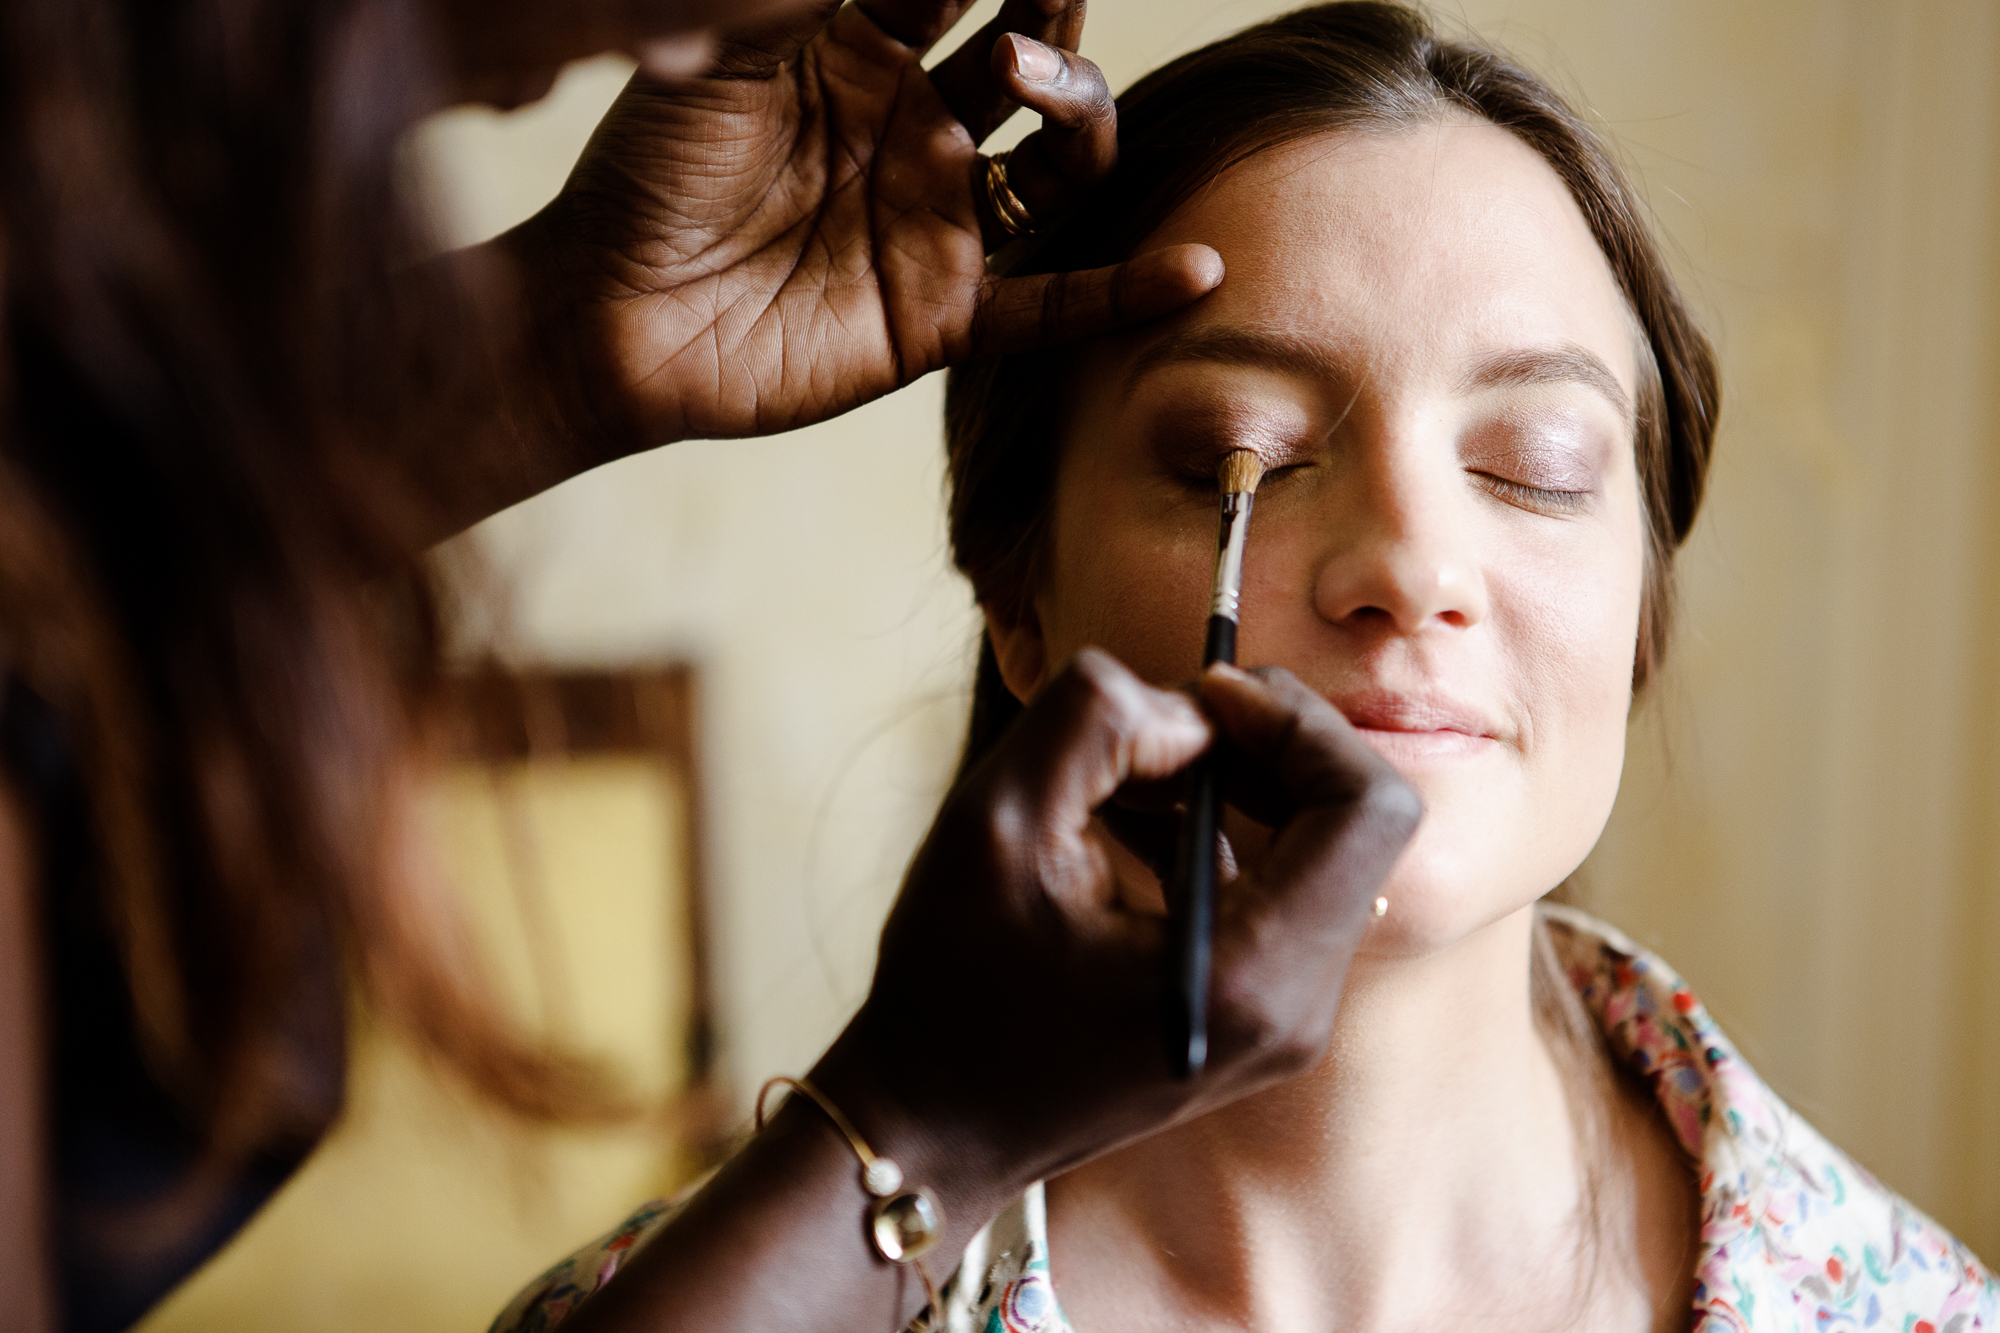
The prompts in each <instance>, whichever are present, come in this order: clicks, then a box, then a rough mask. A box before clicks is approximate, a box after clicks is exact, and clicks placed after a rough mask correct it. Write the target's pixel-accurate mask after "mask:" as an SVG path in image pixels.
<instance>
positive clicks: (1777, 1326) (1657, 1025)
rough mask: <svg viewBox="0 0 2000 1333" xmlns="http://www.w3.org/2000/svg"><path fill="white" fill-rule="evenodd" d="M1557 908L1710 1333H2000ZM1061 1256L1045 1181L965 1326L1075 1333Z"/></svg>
mask: <svg viewBox="0 0 2000 1333" xmlns="http://www.w3.org/2000/svg"><path fill="white" fill-rule="evenodd" d="M1542 911H1543V912H1544V913H1545V915H1546V917H1547V919H1548V920H1549V923H1550V925H1551V927H1552V933H1553V935H1554V938H1555V942H1556V947H1557V951H1558V953H1559V954H1560V956H1561V957H1562V959H1563V962H1564V964H1565V965H1566V967H1567V968H1568V971H1569V976H1570V982H1571V984H1572V985H1574V986H1575V987H1576V989H1577V992H1578V994H1580V995H1581V996H1582V997H1583V1002H1584V1005H1585V1007H1586V1008H1587V1009H1589V1011H1590V1013H1591V1015H1592V1016H1593V1017H1594V1018H1595V1019H1596V1020H1597V1023H1598V1025H1599V1027H1600V1028H1601V1029H1602V1030H1603V1032H1604V1035H1605V1038H1606V1040H1607V1042H1608V1044H1609V1046H1610V1048H1611V1051H1612V1052H1613V1054H1614V1055H1615V1056H1616V1057H1617V1058H1618V1059H1621V1060H1623V1061H1625V1062H1626V1063H1627V1064H1628V1065H1629V1066H1630V1067H1631V1068H1632V1069H1633V1070H1634V1071H1635V1072H1637V1073H1639V1074H1641V1075H1643V1076H1644V1077H1645V1078H1646V1079H1647V1080H1648V1081H1649V1082H1650V1083H1651V1084H1652V1087H1653V1090H1654V1092H1655V1093H1656V1094H1657V1095H1658V1097H1659V1099H1660V1106H1661V1108H1662V1109H1663V1110H1664V1112H1665V1113H1666V1117H1667V1121H1668V1123H1669V1124H1670V1125H1672V1126H1673V1130H1674V1133H1675V1135H1676V1136H1677V1137H1678V1138H1679V1140H1680V1144H1681V1147H1682V1148H1684V1149H1686V1150H1687V1153H1688V1156H1689V1158H1690V1160H1692V1161H1693V1162H1695V1163H1696V1164H1697V1167H1698V1169H1699V1171H1700V1176H1701V1200H1702V1217H1701V1245H1700V1248H1699V1251H1698V1258H1697V1261H1696V1269H1695V1278H1696V1283H1695V1296H1694V1309H1693V1311H1692V1314H1691V1318H1690V1327H1691V1328H1692V1329H1693V1330H1694V1333H1848V1331H1849V1330H1866V1329H1876V1330H1881V1333H1972V1330H1974V1329H1992V1330H1995V1331H1996V1333H2000V1278H1996V1277H1995V1276H1994V1275H1993V1273H1991V1272H1990V1271H1988V1269H1987V1268H1986V1266H1985V1265H1983V1264H1982V1263H1980V1261H1979V1260H1978V1259H1977V1258H1976V1257H1974V1255H1973V1254H1972V1252H1971V1251H1970V1250H1968V1249H1966V1248H1965V1246H1964V1245H1962V1244H1960V1243H1959V1242H1958V1241H1957V1240H1955V1239H1953V1237H1952V1236H1951V1235H1950V1234H1949V1233H1947V1232H1946V1231H1945V1229H1944V1228H1943V1227H1941V1226H1939V1225H1938V1224H1937V1223H1936V1222H1934V1221H1932V1220H1931V1219H1930V1218H1928V1217H1926V1216H1924V1215H1923V1214H1922V1213H1920V1212H1918V1211H1917V1210H1916V1209H1915V1208H1913V1207H1911V1206H1910V1205H1909V1204H1908V1203H1906V1202H1905V1201H1904V1200H1902V1199H1901V1198H1899V1197H1897V1196H1896V1195H1895V1194H1894V1193H1892V1192H1891V1191H1889V1190H1888V1189H1886V1188H1884V1187H1883V1186H1882V1185H1881V1184H1880V1183H1879V1182H1878V1181H1876V1179H1875V1178H1874V1177H1873V1176H1871V1175H1869V1174H1868V1173H1867V1172H1866V1171H1865V1170H1863V1169H1862V1168H1861V1167H1859V1166H1857V1165H1856V1164H1855V1163H1854V1162H1853V1161H1852V1160H1850V1159H1849V1158H1848V1157H1847V1156H1846V1154H1844V1153H1842V1152H1841V1151H1840V1150H1839V1149H1838V1148H1835V1147H1834V1146H1833V1145H1832V1144H1830V1143H1828V1142H1827V1141H1826V1140H1825V1139H1824V1138H1822V1137H1821V1136H1820V1135H1819V1133H1818V1131H1816V1130H1814V1129H1813V1127H1812V1126H1811V1125H1808V1124H1807V1123H1806V1122H1805V1121H1804V1120H1802V1119H1800V1118H1799V1116H1798V1115H1797V1114H1796V1113H1794V1112H1793V1111H1792V1109H1791V1108H1790V1107H1788V1106H1786V1105H1785V1104H1784V1103H1783V1102H1782V1101H1780V1100H1779V1099H1778V1097H1777V1095H1776V1094H1775V1093H1773V1092H1772V1091H1771V1090H1770V1088H1768V1087H1766V1086H1765V1085H1764V1082H1763V1080H1762V1079H1760V1078H1758V1077H1757V1075H1756V1073H1755V1071H1753V1070H1752V1069H1751V1068H1750V1066H1749V1065H1747V1064H1745V1063H1744V1062H1743V1057H1742V1056H1740V1055H1738V1054H1737V1052H1736V1048H1735V1047H1734V1046H1732V1045H1730V1043H1729V1039H1728V1038H1727V1037H1725V1036H1723V1034H1722V1030H1721V1029H1720V1028H1718V1027H1717V1026H1716V1024H1715V1020H1714V1019H1713V1018H1711V1017H1710V1016H1709V1014H1708V1011H1707V1010H1706V1009H1704V1008H1703V1007H1702V1005H1701V1002H1700V1001H1699V1000H1697V999H1695V997H1694V995H1693V993H1692V992H1691V991H1689V990H1688V988H1687V986H1686V984H1685V983H1684V982H1682V980H1681V979H1680V977H1679V976H1677V975H1675V973H1674V972H1673V970H1672V969H1671V968H1669V967H1668V966H1667V965H1666V964H1665V963H1663V962H1661V961H1660V959H1659V958H1657V957H1655V956H1654V955H1652V954H1650V953H1648V952H1646V951H1645V950H1644V949H1641V948H1640V947H1639V946H1638V945H1636V944H1634V943H1633V942H1632V941H1631V940H1629V939H1627V938H1626V937H1625V936H1623V935H1621V934H1619V933H1618V932H1617V931H1616V930H1613V929H1612V928H1611V927H1609V926H1606V925H1604V924H1603V923H1602V922H1599V921H1596V920H1594V919H1592V918H1591V917H1588V916H1586V915H1584V914H1583V913H1581V912H1577V911H1574V910H1572V909H1569V908H1564V907H1557V906H1552V905H1546V904H1545V905H1544V906H1543V908H1542ZM671 1212H672V1208H671V1206H670V1205H667V1204H661V1203H651V1204H647V1205H646V1206H645V1207H644V1208H642V1209H640V1210H639V1211H638V1212H636V1213H634V1214H633V1215H632V1216H631V1217H630V1218H629V1219H627V1220H626V1222H625V1224H624V1225H623V1226H621V1227H619V1228H618V1229H617V1230H616V1231H613V1232H612V1233H611V1234H610V1235H608V1236H606V1237H604V1238H603V1239H601V1240H598V1241H595V1242H593V1243H592V1244H590V1245H589V1246H586V1247H585V1248H584V1249H583V1250H581V1251H579V1252H578V1253H576V1254H574V1255H572V1256H571V1257H570V1258H568V1259H565V1260H564V1261H563V1262H562V1263H560V1264H557V1265H556V1266H555V1267H554V1268H552V1269H550V1270H549V1272H548V1273H546V1274H544V1275H543V1276H542V1277H541V1278H540V1279H538V1280H537V1281H536V1282H535V1283H533V1284H532V1285H531V1286H529V1287H528V1288H527V1290H525V1291H523V1292H522V1293H521V1294H520V1295H519V1296H518V1297H516V1298H515V1300H514V1303H513V1304H512V1305H510V1306H509V1307H508V1308H507V1310H506V1312H505V1313H503V1314H502V1315H501V1316H500V1318H499V1319H498V1320H497V1321H495V1323H494V1325H493V1330H492V1333H546V1330H549V1329H553V1328H555V1327H556V1326H557V1325H558V1324H560V1323H561V1322H562V1321H563V1319H564V1318H565V1317H566V1316H567V1315H568V1314H569V1313H570V1312H571V1311H572V1310H574V1309H575V1308H576V1306H577V1304H578V1303H579V1302H580V1301H581V1300H582V1299H583V1298H584V1297H585V1296H587V1295H589V1293H590V1292H591V1291H593V1290H595V1289H596V1288H597V1287H600V1286H602V1285H603V1284H604V1283H606V1282H608V1281H610V1280H611V1276H612V1274H614V1273H616V1272H617V1271H618V1266H619V1264H620V1263H621V1262H622V1261H623V1260H624V1259H625V1257H626V1256H628V1255H630V1254H631V1253H632V1251H633V1249H634V1248H635V1247H637V1246H638V1245H641V1244H643V1243H645V1241H646V1240H647V1239H648V1238H649V1237H650V1236H651V1235H652V1234H653V1233H654V1232H655V1231H656V1230H657V1229H658V1227H659V1225H660V1223H661V1222H662V1221H663V1220H664V1219H665V1218H667V1217H668V1216H670V1215H671ZM1049 1262H1050V1255H1049V1239H1048V1221H1047V1215H1046V1212H1045V1210H1044V1206H1043V1193H1042V1187H1041V1186H1040V1185H1036V1186H1034V1187H1032V1188H1031V1189H1029V1190H1028V1191H1027V1193H1026V1194H1024V1195H1023V1196H1022V1197H1021V1198H1020V1199H1019V1200H1018V1201H1017V1202H1016V1203H1015V1204H1014V1205H1013V1206H1012V1207H1010V1208H1009V1209H1007V1210H1006V1211H1005V1212H1003V1213H1002V1214H1001V1215H1000V1216H999V1217H997V1218H995V1219H994V1220H993V1222H992V1223H991V1224H990V1225H988V1226H987V1228H986V1229H985V1230H984V1231H982V1232H980V1233H979V1235H977V1236H975V1237H974V1238H973V1241H972V1244H971V1245H970V1246H969V1247H968V1248H967V1250H966V1253H965V1258H964V1261H963V1262H962V1263H961V1264H960V1266H959V1268H958V1271H957V1273H956V1274H955V1275H954V1276H953V1278H952V1280H951V1281H950V1282H949V1283H948V1284H947V1285H946V1288H945V1303H946V1313H947V1316H948V1324H949V1327H950V1329H951V1333H1074V1330H1073V1329H1072V1328H1071V1327H1070V1324H1069V1321H1068V1320H1067V1319H1065V1318H1064V1317H1063V1313H1062V1309H1061V1307H1060V1306H1059V1305H1058V1304H1057V1302H1056V1293H1055V1285H1054V1282H1053V1280H1052V1279H1051V1278H1050V1275H1049Z"/></svg>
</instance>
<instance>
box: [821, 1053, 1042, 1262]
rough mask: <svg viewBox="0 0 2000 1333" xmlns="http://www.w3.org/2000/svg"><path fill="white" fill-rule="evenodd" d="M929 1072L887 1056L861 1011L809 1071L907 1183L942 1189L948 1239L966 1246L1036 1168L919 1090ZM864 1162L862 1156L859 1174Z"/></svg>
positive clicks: (1029, 1179)
mask: <svg viewBox="0 0 2000 1333" xmlns="http://www.w3.org/2000/svg"><path fill="white" fill-rule="evenodd" d="M925 1074H926V1071H925V1070H923V1069H918V1068H912V1069H908V1070H902V1069H897V1068H896V1067H895V1066H894V1061H893V1060H889V1059H884V1058H883V1056H882V1054H881V1053H880V1051H879V1050H878V1049H876V1048H875V1047H874V1046H873V1045H872V1044H871V1043H870V1042H869V1041H868V1039H867V1037H866V1035H865V1033H864V1031H863V1030H862V1028H861V1024H860V1020H859V1019H857V1020H856V1022H855V1023H853V1024H850V1025H849V1027H848V1029H847V1031H845V1032H843V1033H842V1034H841V1036H840V1038H839V1039H838V1040H836V1041H835V1042H834V1044H833V1045H832V1047H830V1048H829V1049H828V1050H827V1052H826V1054H825V1055H823V1056H822V1057H821V1058H820V1060H819V1062H818V1063H817V1064H815V1065H814V1066H813V1069H812V1073H811V1075H810V1079H811V1082H812V1084H813V1086H814V1087H816V1088H818V1089H819V1090H820V1091H821V1092H822V1093H824V1094H825V1095H826V1097H827V1099H828V1100H829V1101H831V1102H832V1103H833V1104H834V1105H835V1106H838V1107H839V1108H840V1109H841V1111H842V1112H843V1113H844V1114H845V1115H846V1116H847V1117H848V1119H849V1120H850V1121H852V1122H853V1124H854V1127H855V1129H856V1130H857V1131H858V1132H859V1133H860V1135H861V1137H862V1138H863V1139H865V1140H866V1141H867V1143H868V1145H869V1147H870V1148H871V1149H873V1151H874V1152H875V1153H876V1155H878V1156H881V1157H887V1158H890V1159H891V1160H893V1161H894V1162H895V1163H896V1165H897V1166H898V1167H899V1168H900V1169H901V1171H902V1176H903V1180H904V1182H905V1185H906V1187H908V1188H915V1187H917V1186H923V1187H924V1188H926V1189H928V1190H930V1191H931V1193H932V1194H933V1195H935V1196H936V1198H937V1200H938V1202H939V1204H940V1205H941V1206H942V1208H943V1210H944V1215H945V1223H946V1239H945V1242H944V1243H945V1244H946V1245H953V1244H955V1245H956V1246H957V1247H959V1248H962V1247H963V1245H964V1243H965V1241H966V1240H968V1239H969V1238H970V1237H971V1235H972V1233H974V1232H975V1231H977V1230H978V1229H979V1228H980V1227H982V1226H984V1225H985V1224H986V1222H987V1221H988V1220H989V1219H990V1218H992V1217H993V1215H994V1214H996V1213H998V1212H999V1211H1000V1210H1001V1209H1002V1208H1004V1207H1006V1206H1007V1204H1008V1203H1010V1202H1011V1201H1012V1200H1013V1199H1014V1197H1015V1196H1017V1195H1018V1194H1019V1193H1020V1192H1021V1191H1022V1190H1023V1189H1025V1188H1027V1186H1028V1185H1030V1184H1032V1183H1033V1181H1034V1179H1035V1176H1034V1175H1033V1174H1032V1173H1027V1174H1024V1173H1023V1171H1022V1170H1021V1162H1020V1159H1019V1157H1018V1155H1017V1154H1014V1153H1012V1152H1010V1151H1008V1150H1007V1149H1006V1148H1005V1147H1004V1146H1003V1145H1002V1144H1000V1143H998V1142H996V1141H995V1140H994V1138H993V1136H992V1135H991V1134H990V1132H988V1131H987V1130H986V1129H985V1128H984V1127H983V1126H981V1125H979V1124H977V1123H975V1122H974V1121H973V1119H972V1117H971V1116H969V1115H953V1114H952V1113H951V1112H950V1111H949V1110H948V1109H947V1108H946V1107H945V1106H943V1105H941V1104H940V1103H941V1101H942V1099H940V1098H936V1097H923V1096H918V1095H914V1092H913V1089H914V1088H915V1087H917V1086H919V1085H920V1084H921V1082H922V1080H923V1079H924V1077H925ZM829 1129H833V1127H832V1126H831V1125H829ZM834 1132H838V1131H837V1130H835V1131H834ZM859 1170H860V1167H859V1165H858V1164H857V1166H856V1171H857V1178H858V1172H859ZM946 1267H948V1265H946Z"/></svg>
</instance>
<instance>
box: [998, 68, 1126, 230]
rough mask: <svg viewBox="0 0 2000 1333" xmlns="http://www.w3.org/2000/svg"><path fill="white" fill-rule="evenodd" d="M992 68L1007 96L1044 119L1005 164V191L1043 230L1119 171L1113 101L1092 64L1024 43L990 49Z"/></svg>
mask: <svg viewBox="0 0 2000 1333" xmlns="http://www.w3.org/2000/svg"><path fill="white" fill-rule="evenodd" d="M993 67H994V72H995V74H996V76H998V77H999V78H1000V79H1001V80H1002V87H1003V88H1004V90H1005V91H1006V92H1007V94H1008V95H1009V96H1010V97H1011V98H1013V99H1014V100H1016V101H1018V102H1019V103H1020V104H1021V105H1022V106H1024V107H1026V108H1027V109H1028V110H1030V111H1033V112H1035V113H1036V114H1037V115H1039V116H1040V117H1041V118H1042V126H1041V128H1040V129H1038V130H1036V131H1035V132H1034V133H1033V134H1030V135H1028V136H1027V137H1026V138H1025V139H1023V140H1021V142H1020V143H1019V144H1018V145H1016V146H1015V148H1014V150H1013V151H1012V152H1011V153H1009V154H1008V155H1007V164H1006V165H1007V184H1008V186H1009V188H1011V189H1012V190H1013V191H1014V193H1015V195H1016V196H1017V197H1018V198H1019V199H1020V201H1021V203H1022V204H1023V205H1025V206H1026V207H1027V210H1028V215H1029V216H1030V217H1032V218H1033V219H1034V220H1035V225H1036V226H1037V227H1038V228H1040V227H1047V226H1049V225H1050V224H1051V223H1053V222H1055V221H1056V220H1057V219H1058V218H1060V217H1061V216H1062V215H1063V214H1064V213H1066V212H1068V211H1069V209H1070V208H1071V207H1072V206H1073V205H1074V204H1075V203H1076V202H1077V201H1078V200H1079V199H1081V198H1082V197H1083V195H1084V192H1085V191H1087V190H1089V189H1090V187H1091V186H1093V185H1095V184H1096V183H1097V182H1098V181H1100V180H1103V179H1104V178H1105V177H1106V176H1108V175H1110V174H1111V169H1112V168H1113V167H1114V166H1116V165H1118V103H1117V101H1116V99H1114V98H1113V97H1112V95H1111V85H1110V84H1109V83H1107V82H1105V79H1104V72H1103V71H1102V70H1100V69H1098V67H1097V66H1096V65H1095V64H1093V63H1092V62H1091V61H1088V60H1085V59H1084V58H1083V57H1082V56H1079V55H1073V54H1071V53H1069V52H1066V51H1059V50H1057V49H1056V48H1055V47H1053V46H1045V45H1043V44H1041V43H1039V42H1034V41H1030V40H1029V39H1028V38H1026V37H1020V36H1009V37H1006V38H1003V39H1002V40H1001V41H1000V42H999V43H998V44H997V45H995V46H994V48H993Z"/></svg>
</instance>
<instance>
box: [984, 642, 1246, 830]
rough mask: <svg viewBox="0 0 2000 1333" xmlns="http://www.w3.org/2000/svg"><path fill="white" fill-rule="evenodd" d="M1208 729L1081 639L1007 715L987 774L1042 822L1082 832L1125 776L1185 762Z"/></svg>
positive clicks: (1182, 703) (1186, 707) (1160, 773)
mask: <svg viewBox="0 0 2000 1333" xmlns="http://www.w3.org/2000/svg"><path fill="white" fill-rule="evenodd" d="M1208 738H1209V728H1208V723H1207V722H1206V721H1205V720H1204V719H1203V718H1202V716H1201V712H1200V710H1199V709H1197V708H1195V707H1194V705H1193V704H1191V703H1189V702H1188V700H1187V699H1186V698H1185V697H1183V696H1181V695H1179V694H1175V693H1172V692H1171V691H1167V690H1157V689H1154V688H1153V687H1152V686H1150V685H1148V684H1146V683H1145V682H1144V681H1142V680H1140V679H1139V678H1138V677H1137V676H1135V675H1133V674H1132V672H1131V671H1130V670H1128V669H1127V668H1126V667H1124V666H1123V665H1121V664H1120V663H1119V662H1118V661H1117V659H1115V658H1113V657H1112V656H1111V655H1110V654H1109V653H1104V652H1100V651H1098V650H1096V649H1091V648H1086V649H1085V650H1083V651H1082V652H1080V653H1078V654H1077V656H1076V658H1075V660H1073V661H1072V662H1071V663H1070V664H1069V665H1068V666H1067V667H1065V668H1064V669H1063V670H1062V672H1061V673H1059V674H1058V675H1057V676H1056V677H1055V679H1054V680H1053V681H1051V682H1050V683H1049V685H1048V686H1047V687H1046V688H1044V689H1043V690H1042V692H1041V693H1040V694H1039V695H1037V696H1036V697H1035V700H1034V702H1033V703H1031V704H1029V705H1028V708H1027V711H1026V712H1024V713H1023V714H1022V715H1021V718H1020V720H1019V721H1018V722H1016V723H1015V724H1014V729H1013V731H1012V732H1011V733H1010V734H1009V735H1008V737H1007V739H1006V740H1005V741H1003V742H1002V743H1001V746H1000V749H999V750H998V751H996V754H995V760H996V773H995V777H996V780H997V781H998V782H999V783H1000V784H1001V785H1002V786H1003V787H1005V788H1007V789H1008V791H1009V792H1010V793H1011V795H1012V796H1013V797H1014V799H1015V800H1017V801H1019V802H1021V803H1022V804H1024V805H1026V806H1027V807H1028V808H1029V810H1030V811H1032V817H1033V819H1034V820H1035V822H1036V823H1037V825H1038V826H1039V827H1040V828H1042V829H1044V830H1046V831H1047V832H1049V833H1051V834H1054V835H1056V836H1058V837H1062V836H1080V835H1081V834H1082V832H1083V830H1084V828H1085V826H1086V825H1087V824H1088V823H1089V822H1090V819H1091V817H1092V815H1093V814H1094V813H1095V811H1096V810H1097V808H1098V807H1099V806H1101V805H1103V804H1104V803H1105V802H1106V801H1108V800H1109V799H1110V798H1111V796H1112V794H1113V793H1114V792H1116V791H1117V790H1118V789H1119V788H1120V787H1121V786H1123V785H1124V784H1125V783H1126V782H1128V781H1130V780H1131V779H1132V778H1134V777H1137V778H1140V779H1146V778H1159V777H1164V776H1165V775H1167V774H1169V773H1173V772H1176V771H1177V770H1179V769H1181V768H1184V767H1186V766H1187V764H1188V763H1189V762H1190V761H1192V760H1193V759H1194V757H1195V756H1196V755H1198V754H1200V753H1201V752H1202V750H1204V749H1206V748H1207V746H1208Z"/></svg>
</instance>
